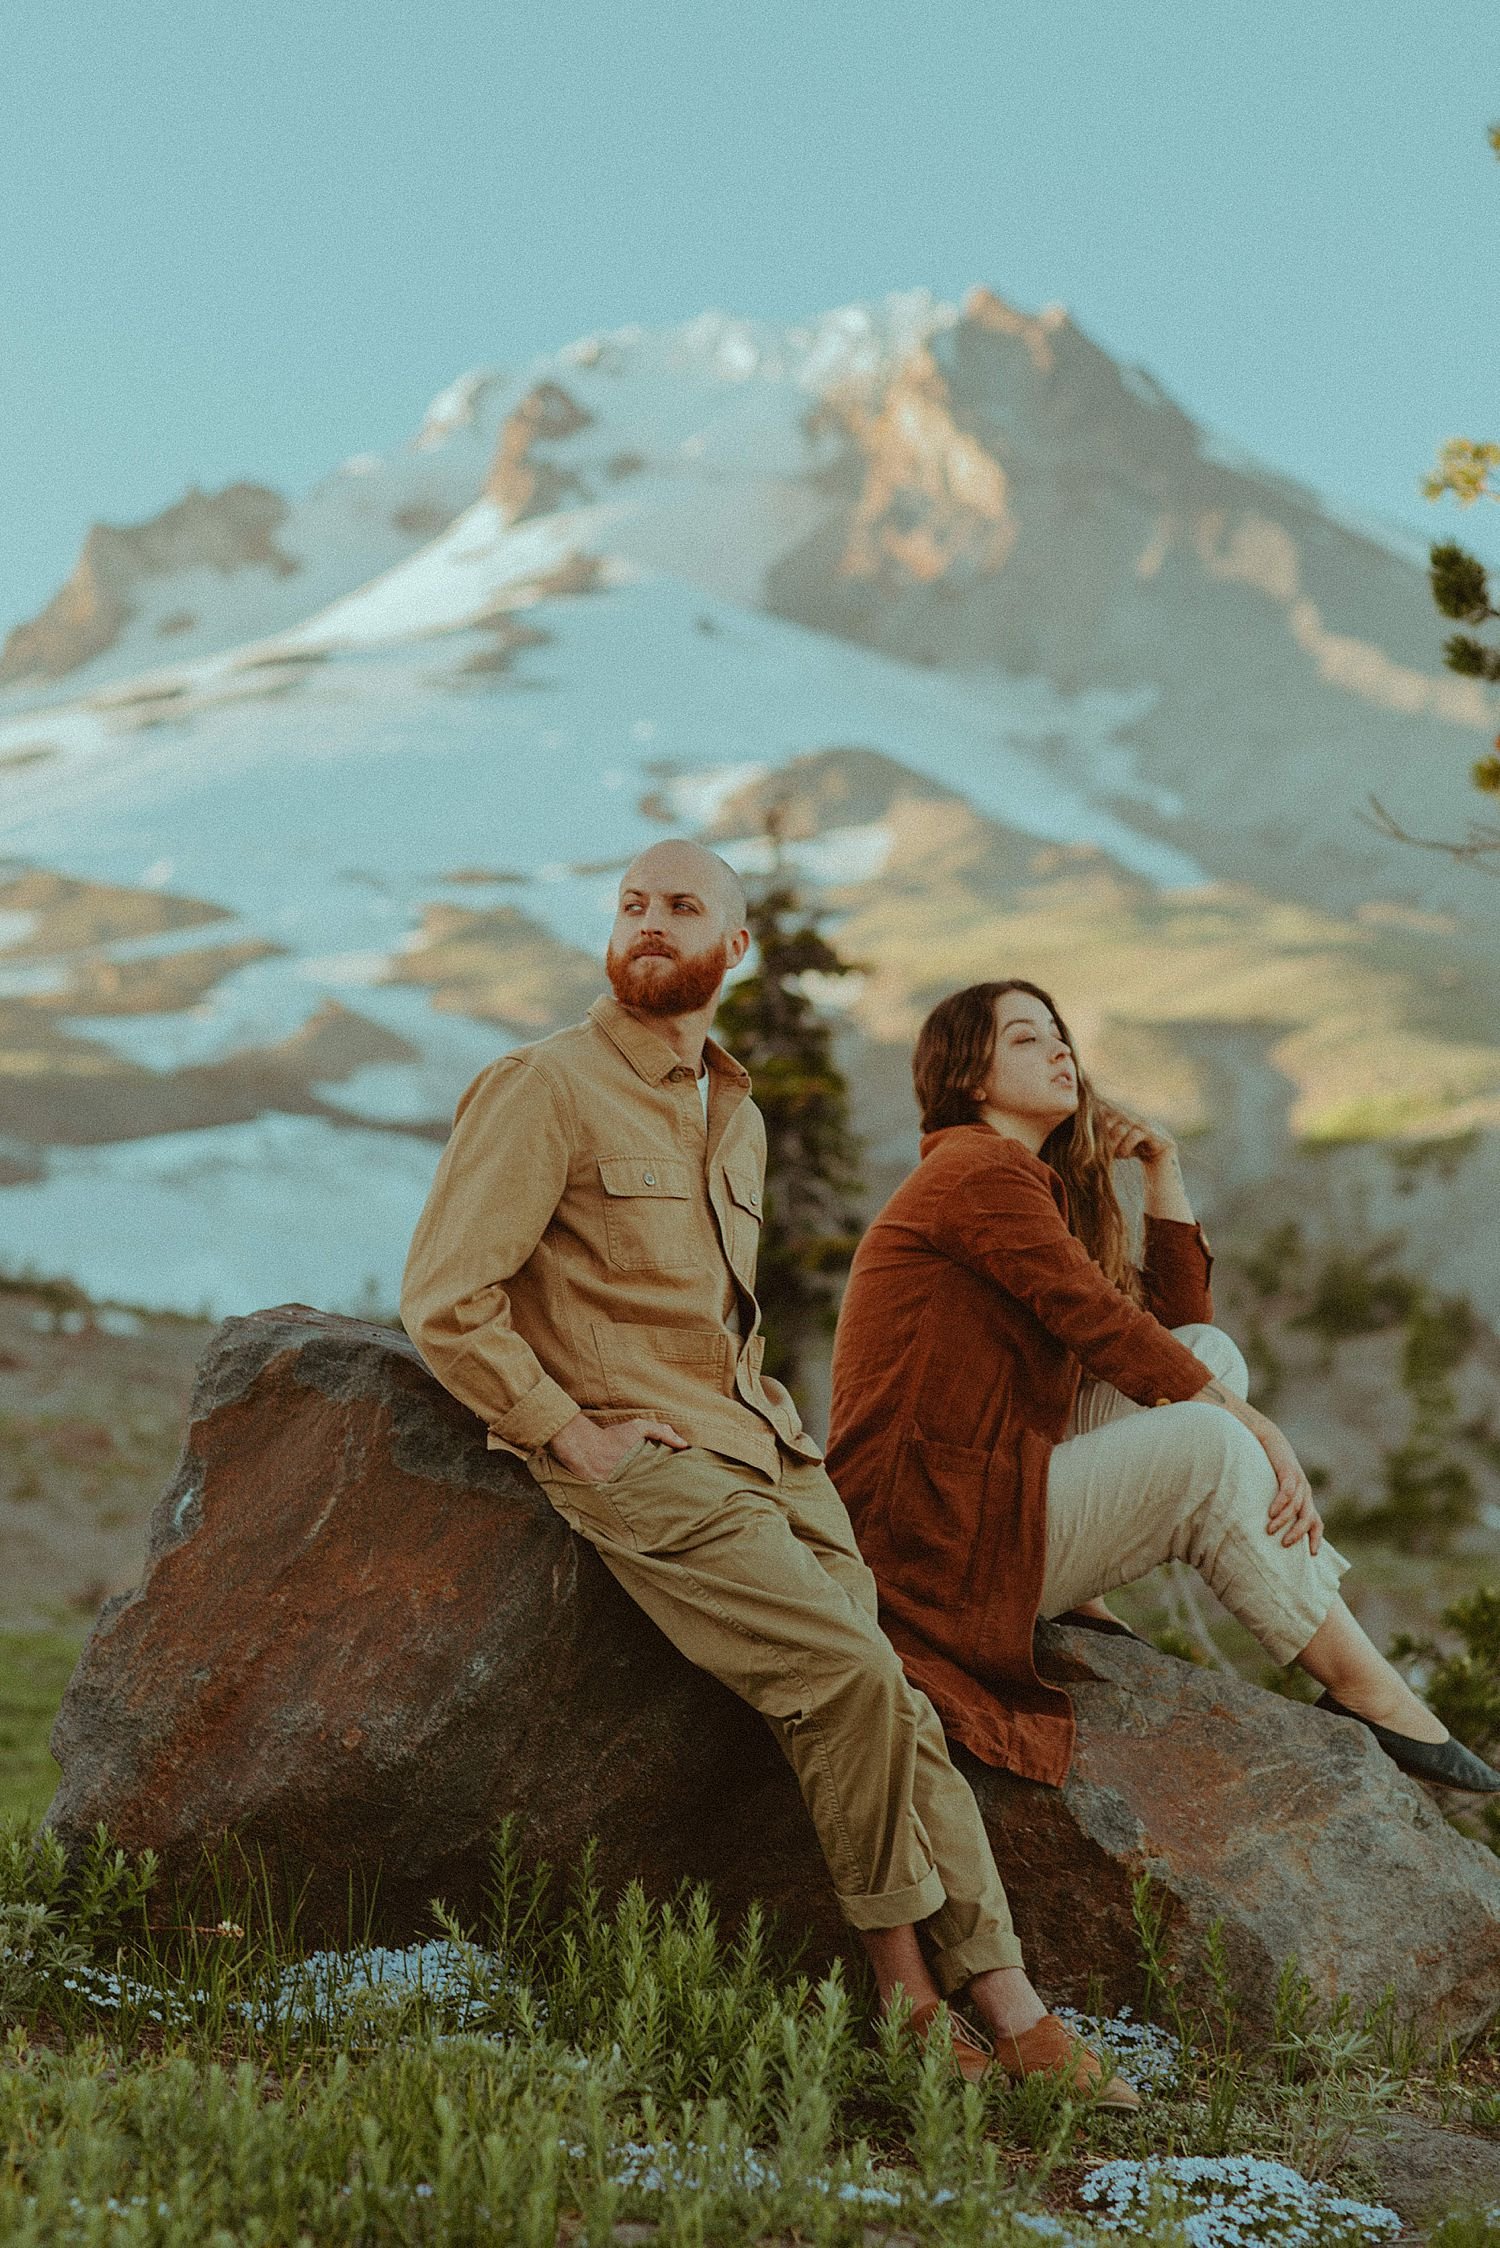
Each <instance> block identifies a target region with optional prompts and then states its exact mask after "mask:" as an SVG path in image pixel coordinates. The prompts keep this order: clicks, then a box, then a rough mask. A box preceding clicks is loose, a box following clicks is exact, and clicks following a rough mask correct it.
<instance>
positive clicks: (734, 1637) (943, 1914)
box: [531, 1439, 1021, 1994]
mask: <svg viewBox="0 0 1500 2248" xmlns="http://www.w3.org/2000/svg"><path fill="white" fill-rule="evenodd" d="M531 1467H532V1472H533V1474H534V1475H535V1476H536V1478H537V1480H538V1482H539V1483H540V1484H541V1486H542V1488H543V1490H544V1491H545V1492H546V1495H547V1497H548V1498H549V1499H550V1500H551V1502H552V1504H553V1506H554V1507H555V1508H556V1509H557V1511H558V1513H559V1514H560V1515H561V1516H562V1517H563V1519H564V1521H566V1522H568V1523H570V1524H571V1526H572V1527H573V1528H574V1529H575V1530H577V1531H579V1532H580V1533H581V1535H582V1536H584V1537H586V1538H587V1539H588V1540H589V1543H590V1544H591V1545H593V1546H594V1547H595V1548H596V1549H597V1551H598V1553H599V1554H600V1556H601V1558H602V1559H603V1561H604V1563H605V1565H606V1566H607V1567H608V1568H609V1570H610V1571H611V1572H612V1573H613V1575H614V1576H615V1577H617V1578H618V1579H619V1582H620V1583H621V1585H623V1587H624V1588H625V1590H626V1592H628V1593H629V1595H630V1597H631V1599H632V1600H634V1601H635V1603H636V1605H637V1606H638V1607H640V1608H643V1609H644V1610H645V1612H646V1614H647V1615H648V1616H650V1617H651V1619H652V1621H653V1622H654V1623H656V1624H657V1625H659V1626H660V1628H661V1629H662V1631H664V1632H665V1633H666V1635H667V1637H668V1638H669V1639H670V1640H671V1641H672V1643H673V1645H674V1646H676V1647H678V1648H680V1649H681V1651H682V1653H683V1654H684V1655H686V1656H687V1658H688V1660H689V1662H693V1663H697V1664H698V1666H699V1667H700V1669H703V1670H707V1671H711V1672H712V1673H713V1675H714V1677H715V1678H718V1679H721V1680H722V1681H723V1683H724V1684H725V1685H726V1686H729V1687H731V1688H732V1689H733V1691H734V1692H735V1693H736V1694H738V1695H739V1696H740V1697H741V1699H742V1700H744V1701H747V1702H749V1703H750V1704H751V1706H752V1707H753V1708H755V1709H757V1710H758V1711H759V1712H760V1714H761V1716H762V1717H764V1718H765V1720H766V1722H767V1723H768V1724H769V1726H770V1727H771V1730H772V1732H773V1733H774V1734H775V1736H776V1738H777V1740H778V1741H779V1743H780V1745H781V1748H782V1751H783V1753H784V1754H785V1756H786V1758H787V1761H788V1762H789V1763H790V1765H791V1767H792V1770H793V1771H794V1772H795V1774H796V1776H797V1781H798V1785H799V1786H800V1787H801V1790H802V1795H803V1800H804V1801H805V1802H806V1804H807V1808H808V1810H809V1812H810V1813H811V1814H812V1821H813V1825H814V1827H815V1829H816V1831H817V1836H818V1841H819V1843H820V1844H821V1846H822V1850H823V1855H824V1857H825V1858H826V1859H827V1861H828V1867H829V1871H830V1873H831V1874H832V1876H833V1884H834V1888H835V1890H836V1891H837V1893H838V1900H839V1905H840V1907H841V1909H842V1911H843V1913H844V1917H845V1919H846V1920H848V1922H849V1923H850V1925H851V1926H852V1927H855V1928H900V1927H905V1926H907V1925H909V1924H911V1923H914V1922H921V1923H923V1930H922V1932H923V1935H924V1936H925V1937H926V1939H927V1942H928V1948H929V1952H930V1954H931V1956H932V1964H933V1971H934V1973H935V1975H936V1977H937V1981H938V1984H939V1987H940V1988H941V1989H942V1990H943V1992H944V1993H945V1994H946V1993H949V1992H952V1991H955V1990H957V1989H958V1988H959V1987H960V1986H961V1985H962V1984H963V1983H965V1982H967V1981H968V1980H969V1978H970V1976H971V1975H977V1974H979V1973H981V1972H982V1971H984V1970H985V1969H988V1968H996V1967H1018V1966H1019V1965H1020V1964H1021V1947H1020V1944H1019V1943H1018V1942H1017V1940H1016V1934H1015V1930H1014V1927H1013V1926H1012V1923H1011V1916H1010V1908H1009V1906H1008V1905H1007V1903H1006V1900H1005V1891H1004V1889H1003V1887H1002V1886H1001V1882H1000V1876H999V1874H998V1873H997V1871H996V1869H995V1860H994V1856H993V1854H992V1852H991V1850H990V1843H989V1837H988V1835H987V1834H986V1833H985V1830H984V1822H983V1820H982V1819H981V1818H980V1815H979V1806H978V1804H977V1803H976V1802H975V1800H974V1792H973V1790H972V1788H971V1787H970V1786H969V1783H968V1781H967V1780H966V1779H965V1778H964V1777H963V1775H962V1773H960V1772H958V1771H956V1770H955V1768H954V1766H953V1763H952V1760H951V1759H950V1757H949V1755H948V1747H947V1743H946V1741H945V1739H944V1737H943V1729H942V1726H941V1724H940V1723H939V1721H938V1716H937V1712H936V1711H935V1710H934V1709H933V1706H932V1704H931V1702H929V1701H928V1699H927V1697H926V1695H925V1694H920V1693H918V1692H917V1691H916V1689H915V1688H914V1687H913V1686H912V1685H910V1683H909V1682H908V1680H907V1677H906V1674H905V1672H904V1671H903V1670H902V1668H901V1663H900V1659H899V1657H898V1656H897V1654H896V1651H895V1649H894V1648H893V1647H892V1646H891V1643H890V1641H889V1640H888V1639H887V1638H886V1636H885V1634H884V1632H883V1631H882V1630H881V1629H880V1626H879V1623H878V1622H877V1620H876V1617H877V1596H876V1589H875V1579H874V1578H873V1576H872V1575H871V1574H870V1571H869V1570H868V1568H866V1566H865V1563H864V1561H863V1560H862V1559H861V1557H860V1553H859V1549H858V1547H857V1546H856V1545H855V1542H854V1532H853V1530H852V1528H851V1527H850V1522H849V1516H848V1513H847V1510H846V1509H845V1506H844V1502H843V1500H842V1499H841V1498H840V1497H839V1495H838V1493H837V1491H836V1490H835V1489H834V1487H833V1484H832V1483H831V1482H830V1480H829V1478H828V1475H827V1474H826V1472H825V1471H824V1469H823V1468H822V1467H821V1466H819V1465H818V1464H817V1463H816V1462H812V1461H797V1460H792V1459H787V1458H784V1459H783V1460H782V1462H781V1467H780V1472H779V1474H776V1475H763V1474H761V1473H760V1471H759V1470H758V1469H756V1468H753V1467H746V1466H742V1465H741V1464H740V1462H738V1461H737V1460H730V1459H726V1458H724V1457H723V1455H722V1454H720V1453H717V1452H709V1451H705V1450H703V1449H701V1448H699V1447H698V1446H692V1447H690V1448H689V1449H688V1450H687V1451H683V1452H674V1451H671V1450H670V1449H669V1448H668V1447H667V1446H666V1445H665V1444H660V1443H657V1442H655V1441H652V1440H649V1439H648V1440H647V1441H646V1442H645V1443H643V1444H641V1445H640V1446H638V1447H637V1449H636V1450H635V1451H634V1452H628V1453H627V1454H626V1455H625V1458H624V1459H623V1460H622V1461H621V1462H620V1465H619V1466H618V1467H617V1468H616V1469H615V1471H614V1473H613V1474H612V1475H610V1476H607V1477H606V1479H605V1480H604V1482H602V1483H581V1482H579V1481H577V1480H576V1478H574V1477H571V1476H567V1475H564V1473H563V1471H562V1469H561V1468H560V1467H559V1466H558V1465H557V1463H556V1462H555V1461H554V1460H552V1458H551V1457H550V1455H549V1454H546V1453H542V1454H536V1455H533V1457H532V1460H531ZM729 1784H732V1782H731V1783H729Z"/></svg>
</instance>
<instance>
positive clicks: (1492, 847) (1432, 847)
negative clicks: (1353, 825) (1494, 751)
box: [1357, 758, 1500, 875]
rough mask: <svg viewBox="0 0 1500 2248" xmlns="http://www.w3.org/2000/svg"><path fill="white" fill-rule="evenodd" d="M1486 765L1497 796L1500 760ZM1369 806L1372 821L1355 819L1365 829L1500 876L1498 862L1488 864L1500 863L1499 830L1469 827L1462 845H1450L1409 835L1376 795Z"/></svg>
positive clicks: (1435, 838) (1440, 838)
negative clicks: (1492, 772) (1491, 770)
mask: <svg viewBox="0 0 1500 2248" xmlns="http://www.w3.org/2000/svg"><path fill="white" fill-rule="evenodd" d="M1488 762H1489V763H1490V764H1493V765H1494V766H1495V768H1496V779H1495V783H1494V786H1495V789H1496V791H1497V793H1500V758H1492V759H1490V760H1489V761H1488ZM1478 771H1479V767H1477V766H1476V768H1475V772H1476V774H1477V773H1478ZM1370 805H1371V808H1372V810H1373V813H1374V817H1373V818H1371V817H1370V814H1369V813H1366V812H1361V813H1359V814H1358V815H1357V817H1358V818H1360V819H1362V820H1363V821H1364V822H1365V824H1366V826H1367V827H1374V828H1378V829H1379V831H1380V833H1381V834H1382V835H1388V836H1390V837H1391V839H1392V841H1393V842H1396V843H1412V844H1415V846H1416V848H1417V849H1418V850H1419V851H1442V852H1444V853H1446V855H1447V856H1448V857H1449V858H1451V859H1459V860H1461V861H1462V862H1463V863H1464V864H1465V865H1466V866H1477V867H1478V868H1479V870H1480V872H1481V873H1482V874H1494V875H1500V863H1495V864H1492V863H1491V860H1492V859H1493V860H1495V861H1500V827H1470V829H1469V832H1468V834H1467V836H1466V837H1465V838H1464V840H1463V841H1462V842H1460V843H1455V842H1449V841H1448V840H1447V839H1446V838H1445V837H1443V836H1440V835H1412V834H1410V833H1409V832H1408V831H1407V829H1405V828H1404V827H1403V826H1402V825H1401V823H1400V821H1399V820H1397V819H1394V818H1393V817H1392V815H1391V814H1390V813H1389V812H1388V811H1387V810H1386V808H1385V806H1384V805H1383V804H1382V803H1381V801H1380V799H1379V797H1378V796H1372V797H1371V798H1370Z"/></svg>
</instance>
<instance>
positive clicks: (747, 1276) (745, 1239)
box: [724, 1170, 766, 1289]
mask: <svg viewBox="0 0 1500 2248" xmlns="http://www.w3.org/2000/svg"><path fill="white" fill-rule="evenodd" d="M724 1184H725V1185H726V1186H727V1187H728V1189H729V1203H730V1211H731V1218H730V1225H731V1228H732V1234H731V1239H730V1242H729V1261H730V1263H731V1264H732V1265H733V1266H734V1269H735V1271H736V1273H737V1274H738V1275H739V1277H740V1279H741V1280H743V1281H744V1283H745V1285H746V1286H747V1287H749V1288H752V1289H753V1286H754V1282H755V1260H756V1258H757V1257H758V1256H759V1254H760V1229H761V1226H762V1224H763V1223H764V1221H765V1215H766V1213H765V1210H764V1209H763V1208H762V1205H761V1191H760V1180H759V1178H758V1177H757V1176H756V1175H755V1173H754V1172H753V1171H729V1170H726V1171H725V1173H724Z"/></svg>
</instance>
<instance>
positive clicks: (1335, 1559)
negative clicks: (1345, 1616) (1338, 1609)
mask: <svg viewBox="0 0 1500 2248" xmlns="http://www.w3.org/2000/svg"><path fill="white" fill-rule="evenodd" d="M1312 1565H1313V1567H1314V1569H1315V1570H1316V1571H1317V1572H1318V1581H1317V1583H1316V1585H1311V1586H1309V1587H1308V1589H1307V1591H1306V1593H1305V1595H1304V1596H1303V1597H1302V1598H1300V1599H1296V1600H1292V1601H1287V1599H1286V1598H1285V1595H1284V1594H1283V1596H1282V1599H1281V1602H1280V1605H1279V1610H1278V1612H1277V1613H1276V1614H1275V1615H1274V1616H1272V1617H1271V1618H1270V1619H1269V1620H1268V1622H1267V1623H1266V1626H1265V1628H1264V1630H1263V1632H1262V1633H1261V1634H1260V1635H1259V1636H1260V1643H1261V1645H1262V1646H1263V1647H1264V1648H1265V1651H1266V1653H1267V1654H1268V1655H1269V1656H1270V1658H1271V1660H1272V1662H1273V1663H1279V1664H1280V1665H1281V1667H1282V1669H1283V1670H1285V1669H1286V1668H1287V1667H1288V1666H1289V1665H1290V1664H1292V1663H1294V1662H1295V1661H1296V1660H1297V1657H1298V1656H1299V1655H1300V1654H1301V1652H1302V1650H1303V1648H1304V1647H1305V1646H1306V1645H1307V1643H1308V1641H1309V1640H1310V1639H1311V1638H1312V1637H1313V1636H1314V1634H1315V1633H1316V1632H1318V1631H1319V1630H1320V1629H1321V1628H1322V1626H1323V1625H1324V1624H1325V1623H1326V1622H1327V1621H1328V1615H1329V1611H1330V1609H1331V1608H1332V1606H1333V1604H1334V1602H1335V1600H1337V1599H1338V1597H1339V1580H1340V1579H1341V1578H1342V1577H1343V1575H1344V1573H1345V1571H1346V1570H1347V1569H1348V1567H1349V1564H1348V1562H1347V1561H1346V1560H1345V1559H1344V1556H1343V1555H1342V1554H1341V1553H1340V1552H1339V1550H1338V1548H1337V1547H1336V1546H1331V1545H1330V1544H1329V1543H1328V1541H1327V1539H1326V1538H1325V1539H1324V1541H1323V1549H1322V1551H1321V1553H1318V1554H1316V1555H1314V1556H1313V1557H1312ZM1268 1605H1269V1604H1268Z"/></svg>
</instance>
